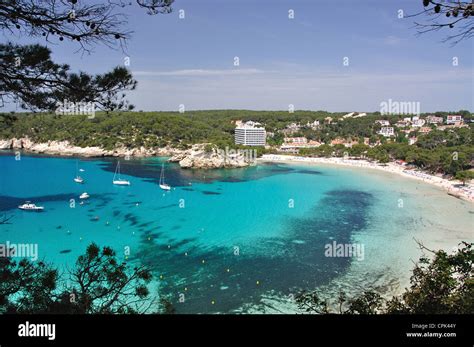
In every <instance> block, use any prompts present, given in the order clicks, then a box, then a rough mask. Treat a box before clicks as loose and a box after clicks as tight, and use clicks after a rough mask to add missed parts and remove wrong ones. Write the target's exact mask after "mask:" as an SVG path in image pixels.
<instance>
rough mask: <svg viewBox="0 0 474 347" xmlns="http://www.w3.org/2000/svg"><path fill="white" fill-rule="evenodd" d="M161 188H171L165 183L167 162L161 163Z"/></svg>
mask: <svg viewBox="0 0 474 347" xmlns="http://www.w3.org/2000/svg"><path fill="white" fill-rule="evenodd" d="M159 185H160V188H161V189H163V190H171V187H170V186H169V185H168V184H166V183H165V164H164V163H163V164H162V165H161V174H160V183H159Z"/></svg>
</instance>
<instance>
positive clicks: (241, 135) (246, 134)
mask: <svg viewBox="0 0 474 347" xmlns="http://www.w3.org/2000/svg"><path fill="white" fill-rule="evenodd" d="M248 123H250V122H247V123H246V124H244V125H239V126H237V128H235V144H236V145H244V146H265V145H266V139H267V133H266V131H265V128H261V127H256V126H254V125H253V124H248Z"/></svg>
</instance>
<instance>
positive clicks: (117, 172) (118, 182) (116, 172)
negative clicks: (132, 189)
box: [112, 161, 130, 186]
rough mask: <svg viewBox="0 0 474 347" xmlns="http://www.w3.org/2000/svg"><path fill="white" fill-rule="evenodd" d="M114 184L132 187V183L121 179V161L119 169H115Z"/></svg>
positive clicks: (118, 165)
mask: <svg viewBox="0 0 474 347" xmlns="http://www.w3.org/2000/svg"><path fill="white" fill-rule="evenodd" d="M116 177H117V179H115V178H116ZM112 183H113V184H115V185H117V186H129V185H130V181H127V180H123V179H122V178H121V177H120V161H119V162H117V167H116V168H115V174H114V178H113V180H112Z"/></svg>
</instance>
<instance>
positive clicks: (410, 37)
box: [2, 0, 474, 112]
mask: <svg viewBox="0 0 474 347" xmlns="http://www.w3.org/2000/svg"><path fill="white" fill-rule="evenodd" d="M422 8H423V7H422V1H421V0H420V1H413V0H398V1H397V0H384V1H380V0H360V1H353V0H176V1H175V3H174V5H173V10H174V11H173V12H172V13H171V14H158V15H155V16H149V15H147V14H146V13H145V11H144V10H143V9H139V8H137V7H133V8H129V9H127V10H126V13H127V14H128V23H124V27H125V28H127V29H129V30H131V31H133V34H132V38H131V39H130V40H129V41H128V42H127V46H126V47H125V48H124V49H123V50H122V49H115V50H114V49H110V48H107V47H100V46H99V47H94V51H93V52H92V53H91V54H87V53H85V54H81V53H80V52H77V49H78V47H77V45H76V44H74V43H66V44H55V43H51V44H49V43H46V42H44V40H43V39H42V38H36V39H33V40H31V39H25V38H23V39H22V40H26V41H28V42H38V43H43V44H47V45H48V46H50V47H51V49H52V51H53V58H54V59H55V60H56V61H57V62H60V63H68V64H70V65H71V68H72V69H73V70H75V71H77V70H83V71H86V72H89V73H103V72H105V71H108V70H110V69H111V68H113V67H114V66H117V65H122V64H124V63H125V61H126V59H125V58H126V57H128V59H129V62H130V65H129V66H128V68H129V69H130V70H131V72H132V74H133V75H134V77H135V79H136V80H137V81H138V87H137V89H136V90H135V91H133V92H130V93H129V94H128V98H129V100H130V102H131V103H132V104H134V105H135V107H136V110H144V111H177V110H178V109H179V107H180V105H184V108H185V110H197V109H251V110H288V108H289V105H293V106H294V108H295V109H296V110H300V109H301V110H327V111H331V112H345V111H347V112H350V111H358V112H367V111H378V110H380V104H381V103H382V102H384V101H385V102H388V100H389V99H391V100H392V101H399V102H419V103H420V107H421V112H433V111H457V110H460V109H468V110H470V111H471V112H472V111H474V100H473V99H474V77H473V76H474V73H473V72H474V71H473V60H474V59H473V56H474V50H473V41H472V40H471V41H464V42H461V43H459V44H457V45H455V46H451V45H450V44H449V43H444V42H442V40H443V38H444V37H445V36H446V34H447V31H446V30H445V31H440V32H437V33H429V34H424V35H421V36H418V35H416V30H415V28H414V27H413V25H414V24H413V22H414V21H415V20H416V19H414V18H399V10H402V11H403V13H404V14H405V15H408V14H413V13H416V12H419V11H420V10H422ZM182 10H184V18H180V15H182V14H183V12H182ZM290 10H293V11H294V18H289V11H290ZM421 19H422V18H419V19H418V20H421ZM6 39H10V40H12V38H11V37H8V36H5V34H4V36H3V40H2V41H5V40H6ZM20 42H21V40H20ZM236 57H238V60H239V65H238V66H235V64H234V63H235V58H236ZM344 59H346V60H344ZM453 59H457V62H458V65H457V66H453ZM344 61H346V62H348V64H346V65H344Z"/></svg>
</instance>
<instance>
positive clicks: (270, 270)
mask: <svg viewBox="0 0 474 347" xmlns="http://www.w3.org/2000/svg"><path fill="white" fill-rule="evenodd" d="M373 199H374V197H373V196H372V195H371V194H367V193H364V192H360V191H354V190H337V191H331V192H329V193H327V194H326V195H325V197H324V198H323V199H322V200H321V201H320V202H319V203H318V204H317V205H316V206H315V207H314V209H313V214H312V216H310V217H308V218H303V219H290V220H289V221H288V226H287V232H286V234H285V235H283V236H282V237H278V238H265V239H261V241H260V243H253V244H252V245H247V246H245V245H243V246H242V249H241V250H240V255H234V249H233V247H229V248H224V247H212V248H210V247H207V248H204V247H203V246H198V245H199V244H198V243H197V242H195V241H194V240H193V239H186V240H175V241H173V240H167V241H166V240H161V242H160V241H159V240H156V239H152V240H148V239H147V238H146V237H143V242H142V246H141V248H140V250H139V253H138V254H137V255H136V257H137V258H138V259H139V260H140V261H141V262H142V263H143V264H144V265H146V266H148V267H149V268H151V269H152V270H153V272H154V273H155V274H156V276H157V277H160V276H163V288H162V290H163V292H164V293H165V294H168V295H170V297H171V298H172V301H173V304H174V305H175V307H176V309H177V312H178V313H211V312H232V311H233V310H236V309H238V308H239V307H242V305H244V304H248V303H254V304H258V303H259V301H260V299H261V296H262V294H264V293H268V292H269V291H273V292H275V293H279V294H281V295H288V294H296V293H298V292H299V291H300V290H302V289H314V288H315V287H316V286H319V285H322V284H327V283H328V281H330V280H331V279H333V278H335V277H336V276H339V275H342V274H343V273H344V272H345V271H346V270H347V268H348V266H349V265H350V263H351V261H352V259H350V258H329V257H326V256H325V253H324V251H325V245H326V244H330V243H332V242H333V241H336V242H337V243H338V244H340V243H351V242H352V241H351V240H352V235H353V234H354V233H356V232H358V231H360V230H362V229H363V228H364V227H365V226H366V219H367V213H368V209H369V208H370V205H371V204H372V203H373ZM247 247H251V250H248V252H246V249H248V248H247ZM180 293H183V294H184V295H185V298H186V300H185V302H184V303H179V302H178V298H179V294H180ZM213 301H214V304H212V302H213Z"/></svg>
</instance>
